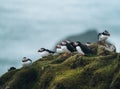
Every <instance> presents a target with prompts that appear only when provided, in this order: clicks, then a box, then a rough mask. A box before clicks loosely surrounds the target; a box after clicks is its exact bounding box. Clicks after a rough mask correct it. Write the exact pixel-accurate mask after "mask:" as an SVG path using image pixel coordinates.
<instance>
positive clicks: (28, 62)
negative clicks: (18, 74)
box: [22, 61, 32, 67]
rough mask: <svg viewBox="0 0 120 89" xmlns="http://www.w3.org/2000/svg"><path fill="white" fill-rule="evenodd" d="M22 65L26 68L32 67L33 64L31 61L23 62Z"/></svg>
mask: <svg viewBox="0 0 120 89" xmlns="http://www.w3.org/2000/svg"><path fill="white" fill-rule="evenodd" d="M22 65H23V66H24V67H27V66H31V65H32V62H31V61H26V62H22Z"/></svg>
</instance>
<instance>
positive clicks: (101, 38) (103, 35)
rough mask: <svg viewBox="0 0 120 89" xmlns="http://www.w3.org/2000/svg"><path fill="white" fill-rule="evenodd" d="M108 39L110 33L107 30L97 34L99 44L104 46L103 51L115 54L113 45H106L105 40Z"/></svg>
mask: <svg viewBox="0 0 120 89" xmlns="http://www.w3.org/2000/svg"><path fill="white" fill-rule="evenodd" d="M108 37H110V33H109V32H108V31H107V30H105V31H104V32H102V33H99V34H98V40H99V43H100V44H101V45H103V46H105V50H108V51H110V52H116V47H115V45H113V44H110V43H106V40H107V39H108Z"/></svg>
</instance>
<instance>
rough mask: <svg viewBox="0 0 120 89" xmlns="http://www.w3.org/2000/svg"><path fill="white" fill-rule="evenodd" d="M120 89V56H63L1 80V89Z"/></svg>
mask: <svg viewBox="0 0 120 89" xmlns="http://www.w3.org/2000/svg"><path fill="white" fill-rule="evenodd" d="M7 87H8V88H9V89H120V54H119V53H114V54H111V55H107V56H95V55H90V56H82V57H81V56H80V55H79V54H76V53H72V54H67V53H62V54H58V55H50V56H47V57H44V58H42V59H39V60H37V61H36V62H34V63H33V65H32V66H31V67H23V68H20V69H16V70H13V71H9V72H7V73H5V74H4V75H3V76H1V77H0V89H7Z"/></svg>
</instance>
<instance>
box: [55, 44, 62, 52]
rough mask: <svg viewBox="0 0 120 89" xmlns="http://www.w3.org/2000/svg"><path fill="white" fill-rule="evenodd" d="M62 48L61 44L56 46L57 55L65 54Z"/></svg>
mask: <svg viewBox="0 0 120 89" xmlns="http://www.w3.org/2000/svg"><path fill="white" fill-rule="evenodd" d="M61 46H62V45H60V44H58V45H56V53H63V52H64V50H63V49H62V47H61Z"/></svg>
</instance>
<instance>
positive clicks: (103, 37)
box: [98, 30, 110, 42]
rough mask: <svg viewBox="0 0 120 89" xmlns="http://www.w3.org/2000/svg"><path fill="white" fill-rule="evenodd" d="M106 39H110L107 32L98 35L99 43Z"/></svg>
mask: <svg viewBox="0 0 120 89" xmlns="http://www.w3.org/2000/svg"><path fill="white" fill-rule="evenodd" d="M108 37H110V33H109V32H108V31H107V30H105V31H104V32H102V33H99V34H98V40H99V41H104V42H105V41H106V40H107V39H108Z"/></svg>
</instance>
